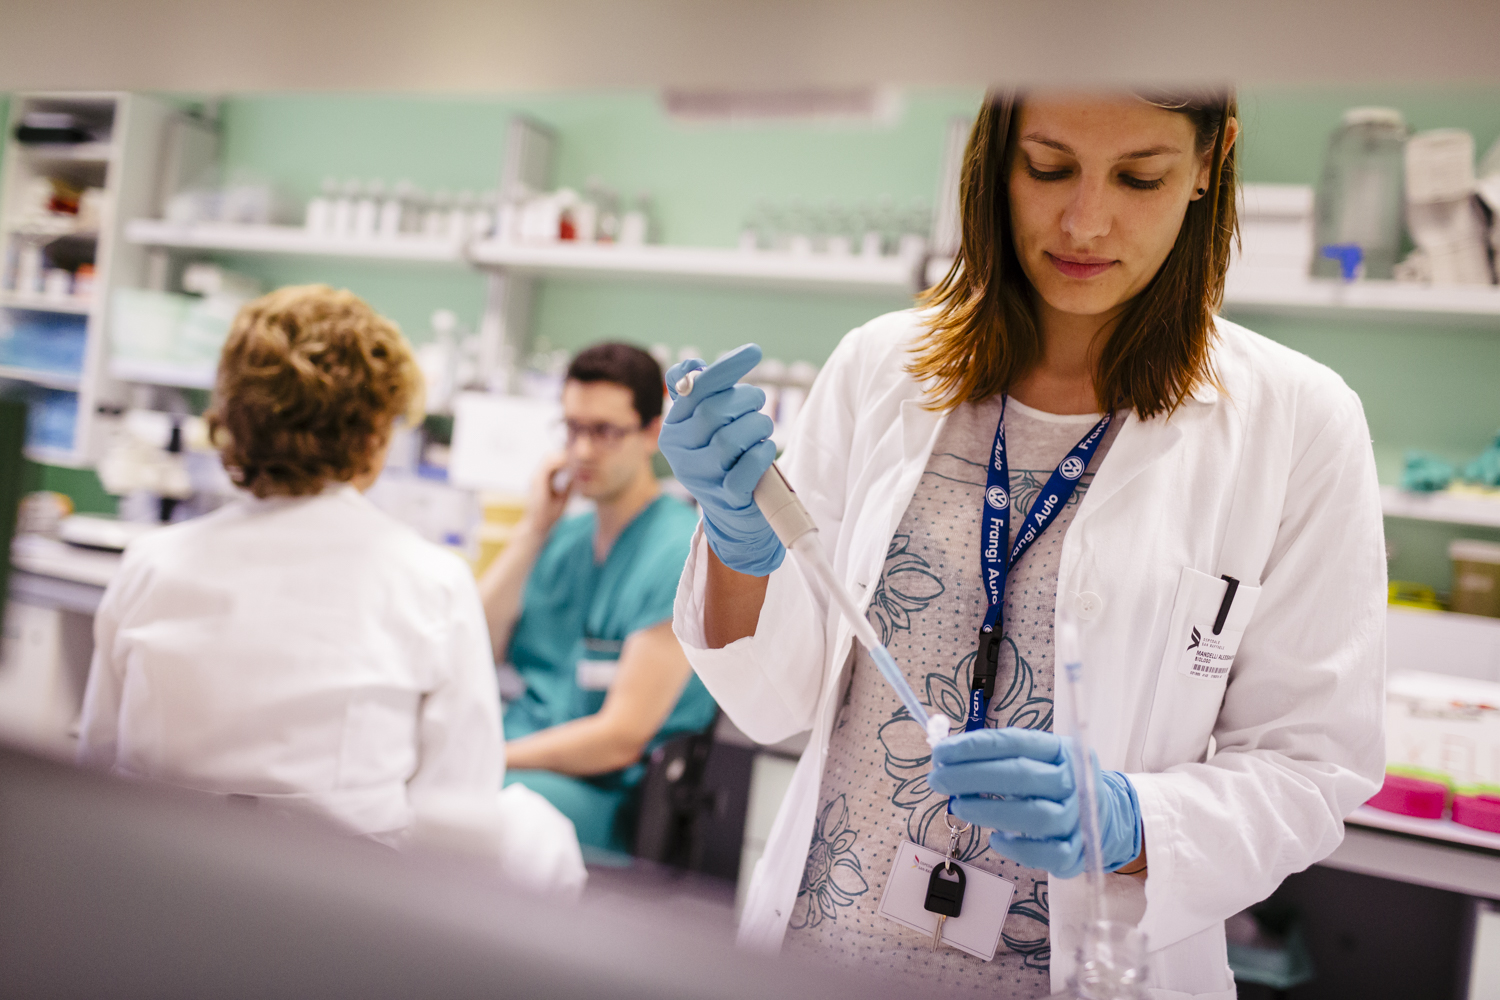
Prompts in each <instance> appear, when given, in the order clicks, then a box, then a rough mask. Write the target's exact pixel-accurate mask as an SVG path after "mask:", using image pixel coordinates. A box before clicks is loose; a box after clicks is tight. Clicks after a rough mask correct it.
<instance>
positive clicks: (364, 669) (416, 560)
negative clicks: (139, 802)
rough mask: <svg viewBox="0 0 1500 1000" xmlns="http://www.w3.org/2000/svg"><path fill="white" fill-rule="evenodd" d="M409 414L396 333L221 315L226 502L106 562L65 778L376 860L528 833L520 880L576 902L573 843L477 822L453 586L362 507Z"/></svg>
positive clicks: (491, 717) (296, 306)
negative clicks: (120, 780)
mask: <svg viewBox="0 0 1500 1000" xmlns="http://www.w3.org/2000/svg"><path fill="white" fill-rule="evenodd" d="M422 395H423V393H422V382H421V373H420V370H419V369H418V368H417V366H416V363H415V360H414V358H413V357H412V354H411V351H410V348H409V347H408V345H407V343H406V341H405V339H404V338H403V337H402V335H401V333H400V332H399V331H398V330H397V329H396V327H395V326H394V325H393V324H391V323H390V322H389V321H388V320H386V319H384V318H382V317H381V316H379V315H377V314H376V313H375V312H374V311H373V310H372V309H371V308H370V307H369V306H368V305H366V304H365V303H364V302H362V301H361V300H360V299H358V298H356V297H355V296H354V295H352V294H351V293H349V292H346V291H335V290H333V289H331V288H328V287H326V286H321V285H307V286H298V287H291V288H283V289H281V290H279V291H276V292H272V293H271V294H269V295H266V296H264V297H262V298H260V299H257V300H256V301H254V302H251V303H249V304H248V305H246V306H245V307H244V308H243V309H242V310H241V312H240V313H239V315H238V316H237V317H236V319H235V322H234V324H233V327H232V329H231V330H230V333H229V337H228V339H227V341H226V343H225V345H224V349H223V353H222V356H221V358H220V363H219V370H218V377H217V384H216V386H215V390H214V398H213V403H212V406H211V408H210V411H209V414H208V422H209V426H210V430H211V433H212V435H213V438H214V441H215V444H216V445H217V446H218V447H219V449H220V452H221V454H222V456H223V459H224V464H225V467H226V468H227V469H228V470H229V473H230V476H231V478H233V479H234V481H235V483H236V484H237V485H238V486H240V487H241V488H242V489H243V490H244V493H243V494H242V495H241V496H240V497H239V498H237V499H236V500H235V501H233V502H231V503H230V504H228V505H226V506H225V507H223V508H221V509H219V510H217V511H215V512H213V513H211V514H209V515H206V516H204V517H200V518H197V519H195V520H191V521H186V522H183V523H181V524H176V525H173V526H171V527H168V528H164V529H161V530H159V531H156V532H153V533H151V534H149V535H147V536H145V537H142V538H140V539H139V540H137V541H136V542H134V543H132V544H131V546H130V547H129V549H128V550H127V551H126V553H125V559H124V564H123V566H122V568H121V570H120V572H119V574H118V576H117V577H116V578H115V579H114V581H113V582H112V583H111V584H110V586H109V588H108V589H107V590H106V592H105V596H104V600H103V602H102V603H101V605H100V607H99V611H98V615H97V617H96V620H95V652H94V660H93V664H92V667H91V669H90V673H89V680H88V685H87V688H86V691H85V696H84V707H83V718H82V726H81V732H80V739H79V751H78V754H79V760H80V762H81V763H84V764H87V765H92V766H97V767H101V768H105V769H108V770H112V771H114V772H115V773H118V774H121V775H126V776H132V777H136V778H144V779H151V780H157V781H164V782H170V783H172V784H177V785H182V786H186V787H189V788H193V789H197V790H200V791H203V792H209V793H216V794H221V795H233V796H236V797H239V798H241V799H246V798H249V799H253V800H254V801H256V802H257V803H259V804H260V805H261V806H262V807H264V808H273V809H281V810H286V811H293V812H301V813H305V814H310V815H316V816H320V817H323V818H325V819H327V820H331V821H332V822H334V823H336V824H337V825H338V826H339V827H341V828H343V829H346V830H348V831H350V832H352V833H356V834H362V835H367V836H370V837H374V838H377V839H380V840H384V841H387V842H390V843H396V844H399V843H401V842H403V841H405V840H406V839H408V836H409V834H410V832H411V831H412V829H413V827H414V824H416V825H420V824H419V821H421V820H422V819H423V818H424V816H425V817H426V819H427V821H428V822H430V823H437V824H440V825H444V826H449V827H451V826H452V825H453V824H455V823H458V824H464V823H469V824H470V825H473V824H478V825H479V826H481V827H484V826H487V827H488V833H487V835H488V836H490V838H491V840H492V842H493V844H494V849H493V851H491V853H492V854H497V855H499V856H500V860H502V862H503V861H504V857H505V855H506V854H507V853H508V852H509V851H510V850H511V848H508V847H506V846H505V845H504V843H503V842H504V841H505V840H506V838H507V837H512V838H513V837H514V836H515V835H520V834H521V832H522V831H528V830H529V831H532V833H531V835H530V836H529V837H528V838H526V839H530V840H532V841H540V842H539V843H532V844H531V845H529V846H531V847H532V848H533V849H534V853H533V855H532V858H531V871H532V872H533V873H534V872H536V871H542V870H545V872H546V874H545V875H544V876H543V881H549V880H551V881H554V882H555V883H556V884H566V885H574V886H576V885H580V884H581V881H582V878H583V870H582V862H581V857H580V855H579V850H578V846H577V842H576V839H574V837H573V830H572V824H571V823H569V822H568V821H567V819H566V818H564V817H562V816H561V815H560V814H557V813H556V812H555V810H552V809H551V807H550V806H549V805H547V803H546V802H545V801H543V800H541V799H540V798H539V797H537V796H529V797H528V796H526V795H524V794H521V793H516V794H511V793H507V798H508V801H505V802H503V803H502V802H501V801H500V799H501V795H500V786H501V780H502V778H503V776H504V771H505V756H504V740H503V738H502V735H501V726H500V714H499V712H500V702H499V697H498V694H497V691H496V681H495V669H494V661H493V658H492V656H491V653H490V645H489V639H488V630H487V627H486V625H485V620H484V612H483V609H482V608H481V607H480V603H479V595H478V592H477V590H476V587H475V584H474V579H473V575H472V573H471V572H470V570H469V567H468V566H467V565H466V564H465V563H464V562H463V560H461V559H459V558H458V557H457V556H456V555H454V554H452V553H450V552H447V551H445V550H443V549H442V548H440V547H439V546H436V545H433V544H431V543H429V542H427V541H425V540H423V539H422V538H421V537H419V536H418V535H417V534H416V533H415V532H413V531H412V530H410V529H409V528H407V527H406V526H404V525H402V524H400V523H399V522H397V521H395V520H394V519H392V518H391V517H389V516H388V515H386V514H384V513H383V512H381V511H380V510H377V509H376V508H375V507H374V506H373V505H372V504H371V503H370V501H369V500H367V499H366V498H365V497H364V495H363V492H362V491H363V490H365V489H367V488H368V487H369V486H370V485H371V484H372V483H373V482H374V480H375V478H376V477H377V476H378V475H379V473H380V470H381V467H382V465H383V464H384V460H385V453H386V449H387V447H388V445H389V442H390V437H391V433H392V430H393V427H394V424H395V421H396V420H397V419H398V418H400V417H401V416H403V415H410V417H411V418H412V419H420V415H421V413H422ZM523 791H524V790H523ZM480 833H481V835H486V834H484V831H480ZM515 846H520V845H515ZM548 859H550V860H548Z"/></svg>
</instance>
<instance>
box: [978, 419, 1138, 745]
mask: <svg viewBox="0 0 1500 1000" xmlns="http://www.w3.org/2000/svg"><path fill="white" fill-rule="evenodd" d="M1005 403H1006V397H1004V396H1002V397H1000V425H999V426H998V427H996V428H995V450H994V451H993V452H992V453H991V459H990V468H989V475H988V478H987V482H986V483H985V490H984V507H983V514H982V516H981V518H980V521H981V527H980V545H979V561H980V570H981V572H982V573H983V575H984V589H985V596H986V597H988V598H989V609H988V610H987V611H985V614H984V623H983V624H982V625H980V626H979V649H978V651H977V653H976V655H975V657H974V676H973V681H972V683H971V684H970V688H969V718H968V720H967V721H966V722H965V723H964V729H965V731H970V730H974V729H983V728H984V717H985V713H986V712H988V711H989V706H990V699H991V698H992V697H994V695H995V675H996V673H998V672H999V666H1000V639H1001V636H1002V634H1003V632H1004V630H1003V629H1002V628H1001V618H1002V611H1003V607H1004V602H1005V580H1006V577H1007V576H1009V575H1010V568H1011V567H1012V566H1014V565H1015V564H1016V560H1017V559H1019V558H1021V554H1022V553H1023V552H1025V551H1026V550H1027V549H1028V548H1030V547H1031V543H1032V542H1034V541H1036V540H1037V538H1038V536H1040V535H1041V533H1042V532H1044V531H1046V530H1047V528H1048V526H1049V525H1051V524H1052V522H1053V521H1055V520H1057V515H1058V514H1060V513H1062V509H1063V508H1064V507H1066V506H1067V505H1068V500H1069V499H1071V498H1072V496H1073V490H1074V489H1075V488H1077V486H1078V480H1079V479H1081V478H1082V477H1083V473H1084V470H1086V469H1087V468H1088V467H1089V459H1091V458H1092V457H1093V456H1094V452H1095V450H1097V449H1098V447H1099V442H1100V441H1102V440H1104V432H1105V431H1107V430H1108V429H1109V422H1110V420H1111V419H1113V417H1114V414H1112V413H1106V414H1105V415H1104V416H1102V417H1100V418H1099V422H1098V423H1097V424H1095V425H1094V429H1093V430H1091V431H1089V432H1088V433H1087V434H1085V435H1084V436H1083V439H1082V440H1081V441H1079V442H1078V443H1077V444H1076V445H1074V446H1073V450H1072V451H1070V452H1068V455H1067V457H1066V458H1064V459H1063V460H1062V461H1061V462H1059V463H1058V466H1057V468H1056V469H1055V470H1054V471H1053V473H1052V475H1051V477H1050V478H1048V480H1047V485H1046V486H1045V487H1043V488H1042V492H1041V493H1040V494H1039V495H1038V496H1037V498H1036V501H1035V502H1034V503H1032V505H1031V510H1030V511H1028V512H1027V514H1026V520H1025V521H1023V522H1021V528H1020V530H1019V531H1017V532H1016V542H1015V544H1014V545H1012V546H1011V549H1010V553H1009V558H1006V552H1005V544H1006V542H1007V541H1009V540H1010V464H1009V462H1007V461H1006V458H1005Z"/></svg>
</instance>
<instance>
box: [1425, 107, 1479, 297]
mask: <svg viewBox="0 0 1500 1000" xmlns="http://www.w3.org/2000/svg"><path fill="white" fill-rule="evenodd" d="M1487 223H1488V220H1487V219H1486V218H1485V215H1484V209H1483V207H1482V206H1481V205H1480V202H1479V198H1478V197H1477V196H1476V194H1475V178H1474V136H1473V135H1471V134H1470V133H1468V132H1466V131H1464V130H1463V129H1456V128H1445V129H1433V130H1432V131H1428V132H1418V133H1417V134H1416V135H1414V136H1412V137H1411V138H1410V139H1408V140H1407V141H1406V225H1407V229H1408V230H1409V231H1410V232H1411V238H1412V242H1414V243H1416V245H1417V248H1418V251H1419V252H1420V253H1421V254H1422V256H1423V258H1424V260H1423V263H1422V267H1423V268H1425V270H1426V274H1427V276H1428V280H1430V281H1431V282H1432V284H1435V285H1488V284H1491V283H1493V280H1494V276H1493V274H1492V273H1491V271H1490V255H1489V247H1488V246H1486V245H1485V244H1486V242H1487V241H1486V237H1487V236H1488V225H1487Z"/></svg>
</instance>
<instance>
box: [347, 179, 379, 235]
mask: <svg viewBox="0 0 1500 1000" xmlns="http://www.w3.org/2000/svg"><path fill="white" fill-rule="evenodd" d="M384 200H385V184H384V183H382V182H381V181H371V182H370V183H369V184H366V185H365V189H364V192H363V194H361V195H360V197H359V199H358V200H357V201H356V202H355V203H354V238H355V239H359V240H372V239H374V238H375V230H376V228H377V227H378V226H379V224H380V203H381V202H382V201H384Z"/></svg>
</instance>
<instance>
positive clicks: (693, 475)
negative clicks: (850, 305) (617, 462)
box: [659, 344, 786, 576]
mask: <svg viewBox="0 0 1500 1000" xmlns="http://www.w3.org/2000/svg"><path fill="white" fill-rule="evenodd" d="M758 364H760V348H759V347H758V346H756V345H755V344H746V345H745V346H744V347H738V348H736V349H734V350H733V351H730V352H729V353H728V354H726V355H724V356H723V357H722V358H720V359H719V360H718V361H715V362H714V363H713V364H712V365H709V366H708V367H707V368H704V367H703V362H702V361H700V360H698V359H696V358H694V359H693V360H692V361H680V362H678V363H677V364H675V365H673V366H672V367H671V369H670V370H668V372H667V391H668V392H670V393H671V394H672V408H671V409H670V410H669V411H667V417H666V419H665V420H664V421H663V422H662V427H661V440H660V445H659V447H660V448H661V453H662V455H663V457H665V458H666V460H667V464H668V465H670V466H671V467H672V472H673V474H674V475H676V476H677V481H678V482H679V483H681V484H682V485H683V486H685V487H686V488H687V491H688V492H689V493H691V494H692V495H693V496H694V498H696V499H697V501H698V503H699V505H700V506H701V507H702V508H703V533H704V534H705V535H707V536H708V544H709V545H711V546H713V550H714V553H715V554H716V555H717V556H718V557H719V561H720V562H722V563H723V564H724V565H725V566H728V567H729V568H730V569H733V570H738V571H739V572H741V573H748V574H750V575H751V576H768V575H770V573H771V571H772V570H774V569H775V568H776V567H777V566H780V565H781V560H782V559H784V558H785V557H786V548H785V546H783V545H782V544H781V539H779V538H777V537H776V533H775V532H774V531H772V530H771V525H770V524H769V523H767V521H766V518H765V515H764V514H762V513H761V512H760V508H759V507H757V506H756V505H755V498H754V497H753V496H752V495H751V494H752V493H753V492H754V490H755V484H756V483H758V482H760V477H761V476H763V475H765V473H766V470H767V469H769V468H770V467H771V463H772V462H774V461H776V445H774V444H772V443H771V442H770V441H769V440H768V438H770V436H771V431H772V430H773V425H772V423H771V418H770V417H768V416H766V415H765V414H764V413H762V412H760V408H761V407H762V406H765V405H766V394H765V391H764V390H762V389H757V388H756V387H755V386H753V385H738V384H736V383H738V382H739V379H740V376H742V375H744V374H745V373H746V372H748V371H749V370H750V369H752V368H754V367H755V366H756V365H758ZM700 370H701V372H702V374H700V375H699V376H698V380H697V382H695V383H694V384H693V391H692V392H691V393H689V394H688V395H686V396H679V395H678V394H677V383H678V382H679V381H681V379H682V377H683V376H684V375H686V374H687V373H688V372H692V371H700Z"/></svg>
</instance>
